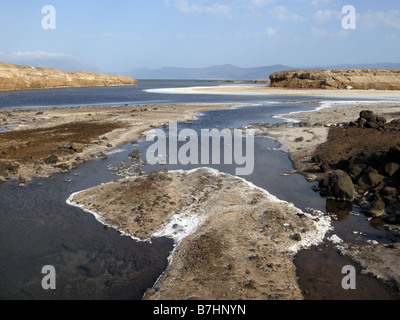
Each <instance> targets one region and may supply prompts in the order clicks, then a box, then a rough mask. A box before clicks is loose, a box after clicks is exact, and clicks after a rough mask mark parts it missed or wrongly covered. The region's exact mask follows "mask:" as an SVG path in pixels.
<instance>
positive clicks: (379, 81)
mask: <svg viewBox="0 0 400 320" xmlns="http://www.w3.org/2000/svg"><path fill="white" fill-rule="evenodd" d="M270 79H271V85H270V86H271V87H283V88H308V89H310V88H312V89H358V90H370V89H375V90H400V70H297V71H282V72H276V73H273V74H272V75H271V76H270Z"/></svg>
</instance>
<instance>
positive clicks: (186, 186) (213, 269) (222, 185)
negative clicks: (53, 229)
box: [68, 168, 331, 300]
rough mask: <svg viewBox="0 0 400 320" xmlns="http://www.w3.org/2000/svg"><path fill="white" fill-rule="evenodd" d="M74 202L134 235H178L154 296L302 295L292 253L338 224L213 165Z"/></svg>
mask: <svg viewBox="0 0 400 320" xmlns="http://www.w3.org/2000/svg"><path fill="white" fill-rule="evenodd" d="M68 203H69V204H70V205H74V206H77V207H80V208H82V209H84V210H85V211H88V212H91V213H93V214H94V215H95V216H96V217H97V219H99V220H100V221H101V222H102V223H104V224H107V225H109V226H113V227H114V228H117V229H118V230H119V231H120V232H121V233H123V234H126V235H130V236H132V237H133V238H135V239H141V240H148V239H151V238H153V237H170V238H173V239H174V240H175V244H176V245H175V249H174V250H173V252H172V253H171V256H170V265H169V267H168V269H167V270H166V272H165V273H164V274H163V275H162V277H161V278H160V279H159V281H157V283H156V284H155V286H154V287H153V288H152V289H149V290H148V291H147V293H146V296H145V298H146V299H150V300H153V299H154V300H166V299H167V300H186V299H190V298H194V297H197V298H200V299H210V300H216V299H227V300H237V299H244V300H254V299H286V300H287V299H301V298H302V294H301V291H300V289H299V287H298V284H297V280H296V274H295V268H294V265H293V263H292V259H293V256H294V255H295V254H296V252H297V251H298V250H300V249H301V248H305V247H309V246H312V245H316V244H319V243H320V242H321V241H322V240H323V239H324V237H325V234H326V233H327V232H328V231H329V230H330V229H331V223H330V219H329V218H328V217H325V216H324V215H322V214H321V213H317V212H315V214H314V215H310V214H306V213H304V212H302V211H301V210H300V209H297V208H296V207H294V205H293V204H290V203H287V202H284V201H281V200H279V199H277V198H276V197H274V196H272V195H271V194H270V193H268V192H267V191H266V190H263V189H261V188H258V187H256V186H255V185H253V184H251V183H249V182H247V181H246V180H244V179H241V178H238V177H235V176H231V175H228V174H224V173H221V172H219V171H216V170H213V169H209V168H199V169H194V170H191V171H172V172H165V171H164V172H153V173H152V174H150V175H149V176H141V177H135V178H128V179H123V180H120V181H116V182H112V183H108V184H104V185H101V186H98V187H95V188H91V189H88V190H85V191H82V192H79V193H76V194H73V195H72V196H71V197H70V198H69V199H68Z"/></svg>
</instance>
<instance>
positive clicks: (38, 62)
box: [0, 54, 400, 80]
mask: <svg viewBox="0 0 400 320" xmlns="http://www.w3.org/2000/svg"><path fill="white" fill-rule="evenodd" d="M3 58H4V59H3ZM5 58H6V57H3V56H2V55H1V54H0V61H7V60H10V59H5ZM14 60H15V61H14ZM7 62H10V63H14V64H22V65H25V66H35V67H42V68H54V69H59V70H62V71H65V72H71V71H89V72H94V73H104V74H112V75H124V76H129V77H132V78H134V79H188V80H192V79H193V80H268V79H269V76H270V74H272V73H275V72H279V71H291V70H311V69H325V70H326V69H388V70H400V63H373V64H342V65H333V66H311V67H292V66H286V65H281V64H277V65H271V66H262V67H255V68H241V67H238V66H234V65H231V64H224V65H215V66H210V67H205V68H180V67H163V68H159V69H146V68H134V69H131V70H127V71H126V72H118V73H116V72H110V70H108V71H104V70H101V69H99V68H97V67H95V66H93V65H89V64H83V63H80V62H77V61H74V60H73V59H70V58H68V57H67V58H65V57H59V58H48V57H45V58H41V59H39V58H38V59H34V58H31V59H27V58H25V59H22V58H18V59H17V58H14V59H13V61H7Z"/></svg>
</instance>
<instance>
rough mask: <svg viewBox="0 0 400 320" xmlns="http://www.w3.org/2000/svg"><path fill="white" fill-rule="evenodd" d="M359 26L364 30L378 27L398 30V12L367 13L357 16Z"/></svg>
mask: <svg viewBox="0 0 400 320" xmlns="http://www.w3.org/2000/svg"><path fill="white" fill-rule="evenodd" d="M357 20H358V21H359V24H358V25H359V26H360V27H361V28H364V29H375V28H378V27H386V28H395V29H400V10H398V9H396V10H391V11H372V10H370V11H368V12H366V13H360V14H358V15H357Z"/></svg>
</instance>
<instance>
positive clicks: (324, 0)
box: [311, 0, 336, 7]
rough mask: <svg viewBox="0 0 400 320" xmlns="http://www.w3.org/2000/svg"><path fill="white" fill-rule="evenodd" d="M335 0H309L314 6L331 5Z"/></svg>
mask: <svg viewBox="0 0 400 320" xmlns="http://www.w3.org/2000/svg"><path fill="white" fill-rule="evenodd" d="M335 1H336V0H313V1H311V5H313V6H314V7H322V6H328V5H332V4H333V3H334V2H335Z"/></svg>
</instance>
